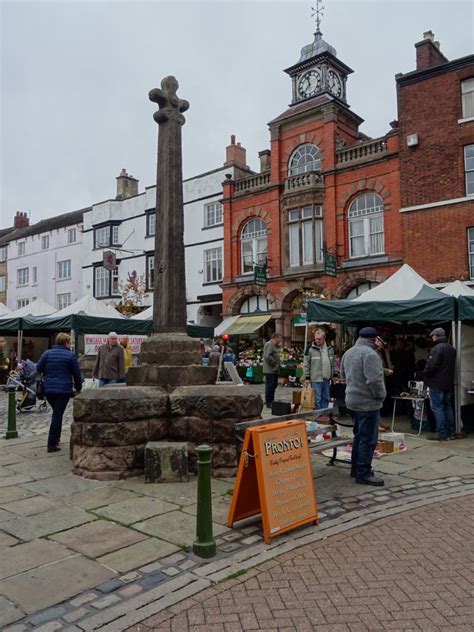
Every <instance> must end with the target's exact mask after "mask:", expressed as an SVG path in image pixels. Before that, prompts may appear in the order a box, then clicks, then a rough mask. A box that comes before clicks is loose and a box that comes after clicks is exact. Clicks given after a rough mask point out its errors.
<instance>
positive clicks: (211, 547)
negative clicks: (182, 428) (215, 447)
mask: <svg viewBox="0 0 474 632" xmlns="http://www.w3.org/2000/svg"><path fill="white" fill-rule="evenodd" d="M196 452H197V454H198V462H197V463H198V494H197V515H196V536H197V539H196V540H195V541H194V543H193V553H194V554H195V555H198V556H199V557H203V558H206V559H207V558H209V557H214V555H215V554H216V541H215V540H214V536H213V533H212V498H211V454H212V448H211V446H210V445H200V446H198V447H197V448H196Z"/></svg>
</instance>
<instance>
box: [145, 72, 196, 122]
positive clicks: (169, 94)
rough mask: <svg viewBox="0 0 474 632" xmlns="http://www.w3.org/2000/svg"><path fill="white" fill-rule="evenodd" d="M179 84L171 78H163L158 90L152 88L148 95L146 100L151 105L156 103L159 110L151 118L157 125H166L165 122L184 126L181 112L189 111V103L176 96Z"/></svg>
mask: <svg viewBox="0 0 474 632" xmlns="http://www.w3.org/2000/svg"><path fill="white" fill-rule="evenodd" d="M178 88H179V83H178V82H177V80H176V78H175V77H173V76H171V75H170V76H169V77H165V78H164V79H163V80H162V82H161V89H160V88H153V90H150V92H149V93H148V98H149V99H150V101H153V103H158V106H159V108H160V109H159V110H158V112H155V113H154V115H153V118H154V119H155V121H156V122H157V123H158V125H160V124H162V123H166V122H167V121H175V122H176V123H179V125H184V123H185V121H186V119H185V118H184V116H183V115H182V114H181V112H186V110H188V109H189V102H188V101H186V100H185V99H180V98H179V97H178V95H177V94H176V91H177V90H178Z"/></svg>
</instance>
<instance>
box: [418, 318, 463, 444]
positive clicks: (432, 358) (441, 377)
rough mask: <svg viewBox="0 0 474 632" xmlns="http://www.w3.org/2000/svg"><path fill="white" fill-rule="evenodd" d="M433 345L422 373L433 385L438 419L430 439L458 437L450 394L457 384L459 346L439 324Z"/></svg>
mask: <svg viewBox="0 0 474 632" xmlns="http://www.w3.org/2000/svg"><path fill="white" fill-rule="evenodd" d="M430 336H431V340H432V341H433V346H432V347H431V351H430V354H429V356H428V360H427V361H426V365H425V370H424V372H423V376H424V381H425V385H426V386H429V388H430V406H431V411H432V412H433V415H434V418H435V421H436V434H435V435H434V436H431V437H430V436H429V437H427V439H429V440H431V441H447V440H448V439H455V438H456V434H455V423H454V414H453V409H452V407H451V396H452V392H453V386H454V369H455V365H456V349H455V348H454V347H452V346H451V345H450V344H449V342H448V341H447V340H446V332H445V331H444V329H443V328H442V327H436V329H433V331H432V332H431V333H430Z"/></svg>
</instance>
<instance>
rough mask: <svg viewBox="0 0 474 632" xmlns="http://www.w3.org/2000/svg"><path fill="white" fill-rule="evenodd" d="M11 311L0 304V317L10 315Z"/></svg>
mask: <svg viewBox="0 0 474 632" xmlns="http://www.w3.org/2000/svg"><path fill="white" fill-rule="evenodd" d="M11 311H12V310H11V309H10V308H9V307H7V306H6V305H5V304H4V303H0V316H6V315H7V314H10V313H11Z"/></svg>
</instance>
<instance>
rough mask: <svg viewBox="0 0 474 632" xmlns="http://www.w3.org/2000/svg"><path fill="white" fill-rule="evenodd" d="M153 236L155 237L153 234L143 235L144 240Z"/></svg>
mask: <svg viewBox="0 0 474 632" xmlns="http://www.w3.org/2000/svg"><path fill="white" fill-rule="evenodd" d="M154 236H155V233H153V234H150V235H145V239H150V237H154Z"/></svg>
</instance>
